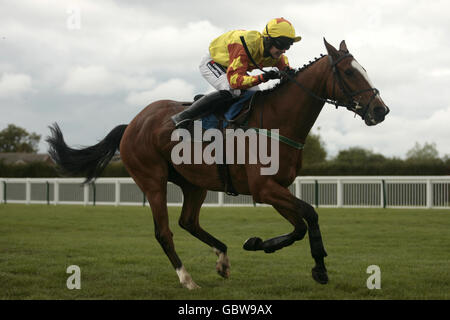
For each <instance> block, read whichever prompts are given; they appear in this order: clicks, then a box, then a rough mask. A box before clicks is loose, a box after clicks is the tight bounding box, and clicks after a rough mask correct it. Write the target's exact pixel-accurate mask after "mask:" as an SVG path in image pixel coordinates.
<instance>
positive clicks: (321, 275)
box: [311, 268, 328, 284]
mask: <svg viewBox="0 0 450 320" xmlns="http://www.w3.org/2000/svg"><path fill="white" fill-rule="evenodd" d="M311 271H312V277H313V279H314V280H316V281H317V282H318V283H320V284H327V283H328V274H327V272H326V271H322V270H318V269H316V268H312V270H311Z"/></svg>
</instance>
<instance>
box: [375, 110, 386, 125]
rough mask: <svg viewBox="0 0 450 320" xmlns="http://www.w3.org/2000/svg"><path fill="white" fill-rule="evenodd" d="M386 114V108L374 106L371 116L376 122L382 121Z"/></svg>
mask: <svg viewBox="0 0 450 320" xmlns="http://www.w3.org/2000/svg"><path fill="white" fill-rule="evenodd" d="M386 114H387V112H386V109H385V108H383V107H375V108H374V109H373V116H374V118H375V120H376V121H377V122H380V121H383V120H384V116H385V115H386Z"/></svg>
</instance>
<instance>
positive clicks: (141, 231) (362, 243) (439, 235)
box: [0, 204, 450, 300]
mask: <svg viewBox="0 0 450 320" xmlns="http://www.w3.org/2000/svg"><path fill="white" fill-rule="evenodd" d="M179 211H180V208H169V215H170V224H171V229H172V232H173V233H174V241H175V246H176V250H177V252H178V254H179V256H180V258H181V260H182V261H183V264H184V265H185V267H186V269H187V270H188V271H189V273H190V274H191V275H192V277H193V279H194V281H195V282H196V283H197V284H199V285H200V286H201V287H202V289H200V290H196V291H193V292H192V291H188V290H186V289H182V288H181V285H180V284H179V282H178V277H177V276H176V273H175V271H174V270H173V269H172V266H171V265H170V263H169V260H168V259H167V257H166V255H165V254H164V253H163V251H162V249H161V247H160V246H159V244H158V243H157V241H156V240H155V238H154V233H153V219H152V216H151V213H150V209H148V208H142V207H82V206H45V205H28V206H27V205H12V204H7V205H4V204H2V205H0V299H180V300H185V299H285V300H291V299H449V298H450V295H449V293H450V211H449V210H421V209H417V210H400V209H397V210H394V209H320V208H319V209H318V213H319V217H320V220H319V222H320V225H321V229H322V235H323V239H324V244H325V248H326V250H327V252H328V257H327V258H326V260H325V262H326V264H327V268H328V273H329V277H330V283H329V284H328V285H319V284H317V283H315V282H314V280H313V279H312V278H311V273H310V270H311V268H312V266H313V260H312V258H311V255H310V250H309V244H308V239H307V237H306V238H305V239H304V240H303V241H300V242H296V243H295V244H294V245H292V246H290V247H287V248H284V249H282V250H280V251H277V252H275V253H273V254H265V253H263V252H247V251H244V250H243V249H242V244H243V242H244V241H245V240H246V239H247V238H249V237H251V236H259V237H261V238H263V239H267V238H270V237H273V236H277V235H281V234H284V233H287V232H290V231H291V230H292V227H291V226H290V225H289V224H288V223H287V222H286V221H285V220H284V219H283V218H282V217H281V216H280V215H279V214H278V213H276V212H275V211H274V209H272V208H261V207H257V208H203V209H202V213H201V222H202V226H203V227H204V228H205V229H206V230H207V231H209V232H210V233H211V234H213V235H215V236H217V238H219V239H220V240H222V241H223V242H224V243H226V244H227V246H228V255H229V257H230V262H231V277H230V279H228V280H224V279H222V278H220V277H219V275H217V274H216V272H215V261H216V256H215V255H214V254H213V252H212V250H211V249H210V248H209V247H208V246H206V245H205V244H203V243H201V242H200V241H198V240H197V239H195V238H193V237H192V236H191V235H190V234H188V233H187V232H186V231H184V230H182V229H181V228H180V227H179V226H178V223H177V222H178V217H179ZM70 265H78V266H79V267H80V268H81V290H68V289H67V287H66V280H67V278H68V277H69V274H67V273H66V268H67V267H68V266H70ZM369 265H378V266H379V267H380V268H381V290H369V289H367V287H366V280H367V278H368V277H369V274H367V273H366V269H367V267H368V266H369Z"/></svg>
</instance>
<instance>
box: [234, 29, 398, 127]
mask: <svg viewBox="0 0 450 320" xmlns="http://www.w3.org/2000/svg"><path fill="white" fill-rule="evenodd" d="M266 29H267V26H266ZM267 33H268V30H267ZM269 37H270V36H269ZM240 39H241V42H242V45H243V46H244V49H245V52H246V54H247V56H248V58H249V59H250V61H251V62H252V63H253V64H254V65H255V67H256V68H257V69H259V70H260V71H262V72H263V73H267V72H268V71H265V70H263V69H262V68H261V67H260V66H259V65H258V64H257V63H256V62H255V60H254V59H253V57H252V55H251V54H250V51H249V50H248V47H247V44H246V42H245V39H244V37H243V36H241V37H240ZM323 57H324V55H322V58H323ZM328 57H329V59H330V64H331V69H332V70H333V92H332V97H336V91H335V89H336V82H337V83H338V85H339V88H340V89H341V91H342V92H343V93H344V96H345V98H346V100H347V102H340V101H338V100H337V99H335V98H334V99H327V98H323V97H320V96H318V95H317V94H315V93H314V92H312V91H311V90H310V89H308V88H307V87H305V86H304V85H302V84H301V83H300V82H298V81H297V79H295V77H293V76H291V75H290V74H289V73H288V72H286V71H283V70H280V71H279V72H280V74H281V75H282V76H283V77H284V78H287V79H288V80H289V81H292V82H294V83H295V84H296V85H297V86H299V87H300V88H302V89H303V90H304V91H306V92H307V93H308V94H309V95H310V96H311V97H313V98H315V99H317V100H319V101H322V102H324V103H328V104H332V105H334V106H335V107H336V109H337V108H338V107H345V108H347V109H348V110H350V111H353V112H354V113H356V114H358V115H360V116H361V118H362V119H363V120H364V121H366V116H367V112H368V111H369V106H370V104H371V103H372V101H373V100H374V99H375V98H376V96H377V95H378V94H379V90H378V89H376V88H368V89H363V90H359V91H354V92H352V91H351V90H350V88H349V87H348V85H347V84H346V83H345V81H344V79H342V76H341V74H340V72H339V69H338V68H337V65H338V64H339V63H340V62H341V61H342V60H344V59H346V58H353V55H351V54H350V53H349V52H348V51H347V53H345V54H344V55H342V56H340V57H339V58H338V59H336V60H335V61H333V58H332V57H331V56H330V55H328ZM368 91H372V96H371V97H370V99H369V102H368V103H367V104H366V105H364V106H361V105H360V104H359V102H355V99H354V98H355V97H356V96H358V95H360V94H361V93H364V92H368ZM361 108H362V110H361V113H360V112H359V110H360V109H361ZM386 108H387V110H386V113H385V116H386V115H387V114H388V113H389V111H390V110H389V108H388V107H386Z"/></svg>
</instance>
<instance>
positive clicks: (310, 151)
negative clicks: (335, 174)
mask: <svg viewBox="0 0 450 320" xmlns="http://www.w3.org/2000/svg"><path fill="white" fill-rule="evenodd" d="M326 157H327V151H326V150H325V147H324V145H323V142H322V139H321V138H320V135H319V134H314V133H310V134H309V135H308V137H307V138H306V141H305V148H304V150H303V164H304V165H305V166H307V165H312V164H317V163H322V162H324V161H325V159H326Z"/></svg>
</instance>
